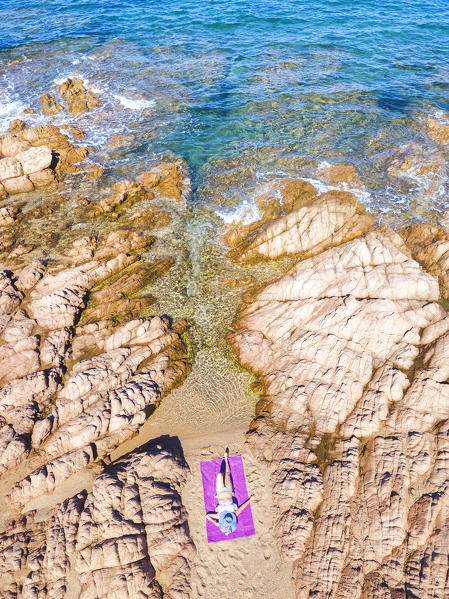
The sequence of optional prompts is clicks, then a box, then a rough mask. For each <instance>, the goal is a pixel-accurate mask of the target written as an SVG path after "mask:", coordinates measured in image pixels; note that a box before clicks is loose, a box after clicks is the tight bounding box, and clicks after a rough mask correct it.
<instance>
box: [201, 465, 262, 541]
mask: <svg viewBox="0 0 449 599" xmlns="http://www.w3.org/2000/svg"><path fill="white" fill-rule="evenodd" d="M222 462H223V459H219V460H211V461H210V462H201V478H202V479H203V491H204V507H205V508H206V514H207V513H208V512H215V508H216V507H217V500H216V499H215V492H216V488H215V485H216V478H217V474H218V472H219V471H220V466H221V464H222ZM229 469H230V471H231V479H232V484H233V486H234V493H235V498H234V501H235V503H236V504H237V505H242V503H244V502H245V501H246V500H247V499H248V492H247V490H246V483H245V473H244V471H243V461H242V458H241V456H232V457H230V458H229ZM204 519H205V522H206V531H207V540H208V542H209V543H216V542H217V541H230V540H232V539H239V538H240V537H250V536H252V535H253V534H255V530H254V522H253V515H252V512H251V504H250V505H247V506H246V508H245V509H244V510H243V512H242V513H241V514H240V516H239V517H238V521H237V528H236V530H235V531H234V532H231V534H229V535H225V534H224V533H222V532H221V530H220V529H219V528H218V526H215V525H214V524H212V522H209V520H206V518H204Z"/></svg>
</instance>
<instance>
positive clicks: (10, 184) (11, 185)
mask: <svg viewBox="0 0 449 599" xmlns="http://www.w3.org/2000/svg"><path fill="white" fill-rule="evenodd" d="M3 186H4V188H5V189H6V191H7V192H8V193H9V195H14V194H16V193H27V192H29V191H33V189H34V185H33V184H32V182H31V181H30V179H29V178H28V177H26V176H22V177H14V178H13V179H4V181H3Z"/></svg>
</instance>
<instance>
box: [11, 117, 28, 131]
mask: <svg viewBox="0 0 449 599" xmlns="http://www.w3.org/2000/svg"><path fill="white" fill-rule="evenodd" d="M25 127H26V123H25V122H24V121H22V120H21V119H14V120H13V121H12V122H11V124H10V125H9V129H8V131H9V132H10V133H19V132H20V131H23V130H24V129H25Z"/></svg>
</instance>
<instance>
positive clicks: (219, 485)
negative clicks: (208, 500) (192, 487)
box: [215, 469, 224, 495]
mask: <svg viewBox="0 0 449 599" xmlns="http://www.w3.org/2000/svg"><path fill="white" fill-rule="evenodd" d="M223 487H224V482H223V474H222V472H221V469H220V472H219V473H218V474H217V482H216V485H215V489H216V490H215V493H216V494H217V495H218V494H219V493H220V491H221V490H222V488H223Z"/></svg>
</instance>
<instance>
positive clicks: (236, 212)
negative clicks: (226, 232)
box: [217, 200, 261, 225]
mask: <svg viewBox="0 0 449 599" xmlns="http://www.w3.org/2000/svg"><path fill="white" fill-rule="evenodd" d="M217 214H218V216H219V217H220V218H222V219H223V221H224V223H225V224H226V225H231V224H237V223H239V224H243V225H247V224H249V223H252V222H254V221H256V220H258V219H259V218H260V217H261V214H260V211H259V209H258V208H257V206H256V205H255V204H254V203H253V202H249V201H248V200H244V201H243V202H242V203H241V204H240V205H239V206H237V207H236V208H234V209H233V210H217Z"/></svg>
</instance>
